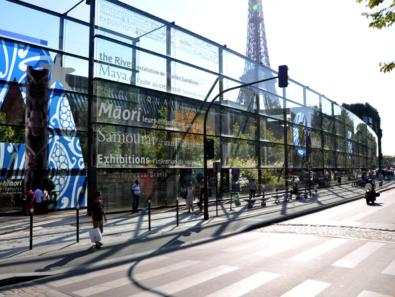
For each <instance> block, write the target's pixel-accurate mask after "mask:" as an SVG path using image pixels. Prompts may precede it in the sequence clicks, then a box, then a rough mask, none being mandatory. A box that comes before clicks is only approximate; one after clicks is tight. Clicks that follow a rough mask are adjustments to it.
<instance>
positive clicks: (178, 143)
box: [95, 125, 203, 168]
mask: <svg viewBox="0 0 395 297" xmlns="http://www.w3.org/2000/svg"><path fill="white" fill-rule="evenodd" d="M95 139H96V150H97V162H96V166H97V167H98V168H138V167H145V168H147V167H175V166H176V167H202V165H203V164H202V155H203V138H202V136H196V135H188V134H179V133H173V132H164V131H160V130H147V129H139V128H131V127H116V126H109V125H98V126H97V127H96V130H95Z"/></svg>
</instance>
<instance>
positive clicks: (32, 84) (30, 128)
mask: <svg viewBox="0 0 395 297" xmlns="http://www.w3.org/2000/svg"><path fill="white" fill-rule="evenodd" d="M25 123H26V130H25V131H26V132H25V143H26V163H25V169H26V175H25V185H26V188H27V189H29V188H32V189H35V188H36V187H38V186H40V182H41V179H42V178H43V177H44V176H45V172H46V171H47V168H48V156H47V147H48V70H47V69H43V70H34V69H33V67H31V66H29V67H28V69H27V94H26V118H25Z"/></svg>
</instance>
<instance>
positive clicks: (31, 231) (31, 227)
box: [29, 208, 33, 250]
mask: <svg viewBox="0 0 395 297" xmlns="http://www.w3.org/2000/svg"><path fill="white" fill-rule="evenodd" d="M29 214H30V249H31V250H32V249H33V208H30V210H29Z"/></svg>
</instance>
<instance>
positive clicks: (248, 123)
mask: <svg viewBox="0 0 395 297" xmlns="http://www.w3.org/2000/svg"><path fill="white" fill-rule="evenodd" d="M221 122H222V135H223V136H230V137H237V138H244V139H255V138H256V131H257V127H256V120H255V117H254V116H253V115H249V114H247V113H243V112H240V111H230V110H229V111H225V112H224V113H223V115H222V121H221Z"/></svg>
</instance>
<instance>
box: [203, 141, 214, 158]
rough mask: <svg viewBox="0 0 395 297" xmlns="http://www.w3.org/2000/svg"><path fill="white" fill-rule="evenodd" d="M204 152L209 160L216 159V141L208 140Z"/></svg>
mask: <svg viewBox="0 0 395 297" xmlns="http://www.w3.org/2000/svg"><path fill="white" fill-rule="evenodd" d="M204 152H205V154H206V158H207V159H214V139H206V140H205V142H204Z"/></svg>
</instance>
